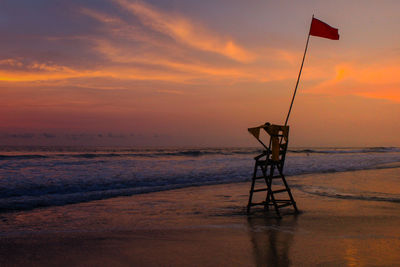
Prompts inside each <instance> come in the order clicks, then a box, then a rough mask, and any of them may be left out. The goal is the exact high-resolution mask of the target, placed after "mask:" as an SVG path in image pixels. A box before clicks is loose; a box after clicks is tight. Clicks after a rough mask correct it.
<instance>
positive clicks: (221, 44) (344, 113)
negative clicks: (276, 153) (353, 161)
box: [0, 0, 400, 146]
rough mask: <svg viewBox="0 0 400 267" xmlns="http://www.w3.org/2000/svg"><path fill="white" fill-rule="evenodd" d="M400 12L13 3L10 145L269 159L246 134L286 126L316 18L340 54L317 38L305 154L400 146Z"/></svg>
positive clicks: (350, 6)
mask: <svg viewBox="0 0 400 267" xmlns="http://www.w3.org/2000/svg"><path fill="white" fill-rule="evenodd" d="M398 10H400V2H399V1H389V0H386V1H344V0H343V1H266V0H263V1H261V0H252V1H240V0H229V1H228V0H221V1H211V0H206V1H192V0H162V1H161V0H151V1H150V0H148V1H135V0H91V1H78V0H68V1H67V0H60V1H52V0H40V1H30V0H20V1H12V0H5V1H2V3H1V8H0V34H1V42H0V92H1V98H0V121H1V122H2V123H1V126H0V144H36V143H37V144H39V143H40V144H41V143H51V144H53V143H54V144H77V145H81V144H91V143H93V144H99V145H101V144H106V145H112V144H123V145H141V146H148V145H162V146H176V145H186V146H218V145H223V146H245V145H246V146H247V145H257V144H256V143H254V141H253V140H251V136H250V135H249V134H248V133H247V131H246V128H247V127H251V126H257V125H259V124H262V123H264V122H266V121H270V122H272V123H278V124H279V123H283V122H284V119H285V116H286V112H287V109H288V106H289V104H290V98H291V94H292V92H293V87H294V85H295V82H296V78H297V73H298V70H299V67H300V63H301V58H302V54H303V51H304V45H305V41H306V38H307V33H308V28H309V24H310V21H311V16H312V14H314V15H315V17H317V18H319V19H321V20H323V21H325V22H326V23H328V24H330V25H332V26H334V27H336V28H339V34H340V40H339V41H332V40H328V39H323V38H318V37H311V40H310V44H309V50H308V54H307V58H306V61H305V66H304V69H303V75H302V80H301V82H300V86H299V91H298V95H297V99H296V102H295V104H294V109H293V111H292V115H291V116H292V117H291V118H290V121H289V124H290V125H291V145H292V146H400V138H399V133H400V126H399V125H400V124H399V123H398V122H399V117H400V74H399V73H400V64H399V62H400V32H399V31H398V28H399V25H400V16H398ZM43 133H47V135H43ZM38 135H40V136H47V137H49V136H50V138H45V137H44V138H42V139H43V140H42V139H40V138H39V139H40V140H38V139H37V136H38ZM105 135H108V136H119V137H120V138H108V139H107V140H105V139H104V138H103V137H104V136H105ZM66 136H67V137H68V136H69V137H70V136H73V138H69V139H68V138H67V137H66ZM100 137H102V138H100Z"/></svg>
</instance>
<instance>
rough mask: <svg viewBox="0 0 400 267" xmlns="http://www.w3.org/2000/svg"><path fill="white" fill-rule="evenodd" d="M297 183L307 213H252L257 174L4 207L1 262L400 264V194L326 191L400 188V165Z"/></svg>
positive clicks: (307, 177) (292, 181)
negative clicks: (377, 197)
mask: <svg viewBox="0 0 400 267" xmlns="http://www.w3.org/2000/svg"><path fill="white" fill-rule="evenodd" d="M298 180H301V182H302V187H299V186H296V184H298ZM379 181H381V182H382V181H386V183H381V184H377V183H378V182H379ZM397 181H399V182H397ZM288 182H289V184H290V185H292V184H293V185H294V186H293V187H292V192H293V194H294V198H295V200H296V202H297V205H298V207H299V209H300V211H301V214H299V215H297V216H293V215H286V216H284V217H283V218H282V219H281V220H278V219H276V218H274V217H273V216H265V215H264V214H263V213H262V212H258V213H254V214H252V215H251V216H247V215H246V214H245V212H244V209H245V206H246V204H247V197H248V191H249V188H250V183H249V182H242V183H232V184H219V185H206V186H196V187H190V188H182V189H175V190H169V191H161V192H154V193H148V194H140V195H133V196H127V197H117V198H111V199H103V200H97V201H91V202H85V203H79V204H71V205H65V206H55V207H47V208H41V209H35V210H31V211H21V212H14V213H7V214H0V218H1V220H0V222H1V225H2V227H1V228H0V229H1V231H2V233H5V234H2V235H0V265H2V266H15V265H24V266H37V265H61V266H67V265H71V264H73V265H77V266H85V265H86V266H87V265H98V266H107V265H108V266H109V265H113V266H132V265H144V266H158V265H174V266H176V265H177V266H185V265H193V264H194V265H205V266H216V265H228V264H229V265H234V266H239V265H240V266H260V265H266V264H270V265H274V266H288V265H318V264H322V265H351V264H356V265H381V266H382V265H384V266H394V265H397V264H398V263H400V254H399V253H398V248H399V247H400V229H399V227H398V225H400V213H399V211H400V205H399V203H395V202H391V201H390V199H388V201H374V200H373V199H369V200H359V199H341V198H337V197H335V195H334V194H331V195H329V194H327V195H318V194H317V193H318V190H323V189H324V188H328V186H329V189H330V190H334V189H335V188H336V189H335V190H339V189H340V190H342V191H345V192H346V193H347V194H356V193H357V192H362V194H364V195H365V194H367V193H368V194H370V192H374V190H375V189H376V188H381V189H384V190H383V191H384V193H385V194H386V195H385V196H390V195H392V194H395V193H396V192H397V191H400V187H396V185H397V183H400V173H399V170H398V169H397V168H390V169H379V170H364V171H351V172H342V173H329V174H318V175H317V174H314V175H301V176H297V177H294V176H291V177H288ZM379 185H380V187H379ZM335 186H336V187H335ZM332 188H333V189H332ZM375 191H376V190H375ZM329 192H330V191H328V193H329ZM371 194H372V193H371ZM272 214H273V213H272Z"/></svg>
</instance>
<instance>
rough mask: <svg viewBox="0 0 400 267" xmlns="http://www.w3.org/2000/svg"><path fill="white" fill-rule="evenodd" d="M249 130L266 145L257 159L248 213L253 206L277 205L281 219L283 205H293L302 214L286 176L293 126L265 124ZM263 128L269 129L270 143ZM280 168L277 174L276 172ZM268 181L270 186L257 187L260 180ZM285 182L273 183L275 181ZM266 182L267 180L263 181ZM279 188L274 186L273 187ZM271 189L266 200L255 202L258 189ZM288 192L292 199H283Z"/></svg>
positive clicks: (260, 190)
mask: <svg viewBox="0 0 400 267" xmlns="http://www.w3.org/2000/svg"><path fill="white" fill-rule="evenodd" d="M248 131H249V132H250V133H251V134H252V135H253V136H254V137H255V138H256V139H257V141H258V142H259V143H260V144H261V145H262V146H263V147H264V150H263V152H262V153H261V154H260V155H258V156H256V157H255V158H254V160H255V165H254V172H253V177H252V182H251V188H250V196H249V203H248V205H247V213H250V209H251V207H253V206H258V205H260V206H264V209H265V210H266V211H269V207H270V206H273V207H274V208H275V212H276V215H277V216H278V217H279V218H280V217H281V214H280V212H279V209H280V208H283V207H287V206H293V208H294V212H295V213H298V210H297V206H296V202H295V201H294V198H293V195H292V193H291V191H290V188H289V185H288V183H287V182H286V179H285V176H284V175H283V167H284V165H285V157H286V151H287V147H288V142H289V126H281V125H274V124H270V123H268V122H267V123H265V124H264V125H261V126H258V127H253V128H249V129H248ZM261 131H263V132H265V133H266V134H264V135H265V136H267V137H266V138H268V137H269V144H268V145H266V144H265V143H264V141H263V140H261V139H262V138H261V135H260V133H261ZM276 171H277V174H275V172H276ZM259 180H261V181H264V182H265V185H266V186H267V187H265V185H264V187H263V188H258V189H256V188H255V187H256V185H257V184H258V183H257V181H259ZM273 180H274V181H277V182H281V184H280V185H279V183H274V184H273V183H272V181H273ZM263 184H264V183H263ZM273 186H274V187H278V188H277V189H275V188H274V189H273V188H272V187H273ZM265 191H266V192H267V196H266V198H265V200H264V201H261V202H258V203H254V202H252V201H253V194H254V193H258V192H265ZM285 192H286V193H287V195H288V197H289V199H285V198H282V197H280V196H282V195H283V194H284V193H285Z"/></svg>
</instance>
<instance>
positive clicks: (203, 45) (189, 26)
mask: <svg viewBox="0 0 400 267" xmlns="http://www.w3.org/2000/svg"><path fill="white" fill-rule="evenodd" d="M115 1H116V2H117V3H119V4H120V5H121V6H122V7H124V8H126V9H128V10H129V11H131V12H132V13H133V14H134V15H136V16H137V17H138V18H139V19H140V20H141V21H142V23H143V24H144V25H146V26H148V27H150V28H152V29H154V30H156V31H158V32H160V33H163V34H166V35H168V36H170V37H172V38H174V39H175V40H176V41H179V42H181V43H183V44H186V45H188V46H190V47H193V48H196V49H199V50H204V51H209V52H214V53H218V54H221V55H224V56H226V57H229V58H232V59H234V60H237V61H240V62H250V61H252V60H253V59H254V55H253V54H252V53H251V52H249V51H247V50H246V49H244V48H243V47H241V46H239V45H237V44H236V43H235V42H234V41H233V40H231V39H229V38H221V37H220V36H218V35H217V34H216V33H211V32H210V31H208V30H206V29H205V28H203V27H202V26H200V25H195V24H194V23H192V22H191V21H190V20H189V19H187V18H184V17H182V16H179V15H176V14H167V13H165V12H161V11H159V10H156V9H155V8H153V7H150V6H149V5H147V4H144V3H142V2H129V1H127V0H115Z"/></svg>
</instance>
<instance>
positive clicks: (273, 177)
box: [251, 175, 282, 180]
mask: <svg viewBox="0 0 400 267" xmlns="http://www.w3.org/2000/svg"><path fill="white" fill-rule="evenodd" d="M277 178H282V176H281V175H274V176H268V175H267V176H257V177H253V178H251V179H253V180H258V179H277Z"/></svg>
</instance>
